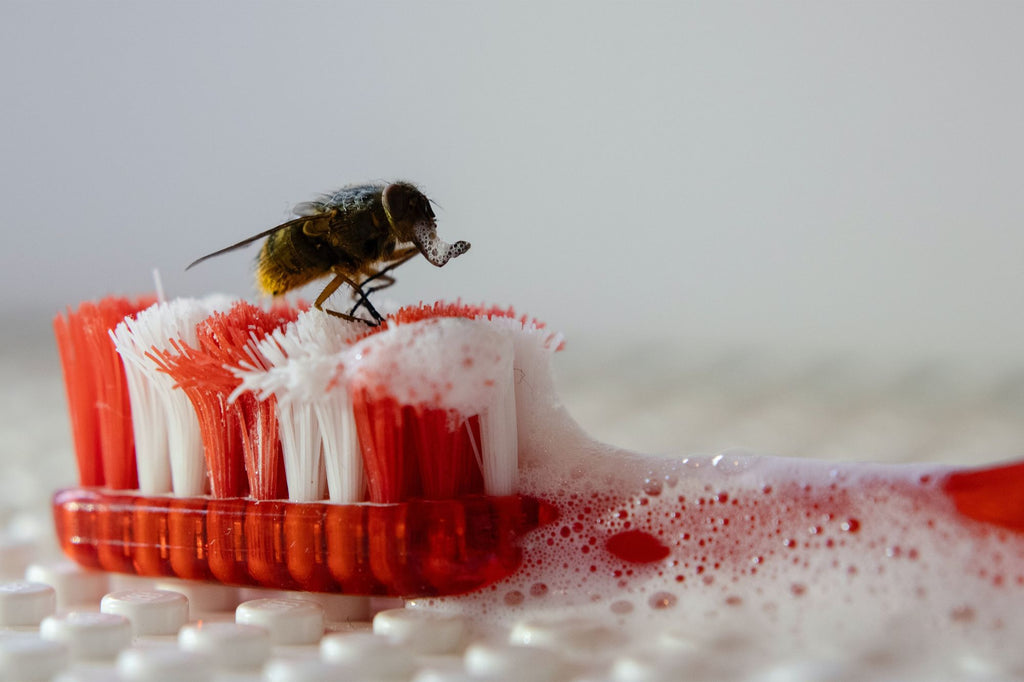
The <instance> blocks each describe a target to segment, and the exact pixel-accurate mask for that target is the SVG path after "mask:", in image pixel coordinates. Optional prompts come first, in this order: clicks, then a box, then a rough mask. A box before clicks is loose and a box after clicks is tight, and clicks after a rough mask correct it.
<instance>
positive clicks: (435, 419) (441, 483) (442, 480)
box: [406, 408, 484, 500]
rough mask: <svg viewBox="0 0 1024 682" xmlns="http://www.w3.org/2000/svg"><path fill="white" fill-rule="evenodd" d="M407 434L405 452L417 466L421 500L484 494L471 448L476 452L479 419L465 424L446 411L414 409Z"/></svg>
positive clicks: (473, 418)
mask: <svg viewBox="0 0 1024 682" xmlns="http://www.w3.org/2000/svg"><path fill="white" fill-rule="evenodd" d="M410 409H411V408H410ZM406 430H407V434H408V437H407V439H406V448H407V449H408V450H409V451H410V452H415V453H416V460H417V461H418V462H419V473H420V481H421V484H422V486H423V497H425V498H427V499H435V500H445V499H450V498H453V497H458V496H460V495H470V494H474V493H480V494H482V493H483V492H484V478H483V472H482V471H480V465H479V463H478V460H477V457H476V454H475V451H474V444H475V447H476V448H479V447H480V443H481V440H480V418H479V417H478V416H476V415H474V416H473V417H471V418H469V419H468V420H467V419H464V418H463V417H461V416H460V415H458V414H456V413H453V412H450V411H448V410H437V409H417V410H416V411H415V416H414V418H412V419H409V420H407V422H406ZM471 438H472V439H475V440H474V441H471Z"/></svg>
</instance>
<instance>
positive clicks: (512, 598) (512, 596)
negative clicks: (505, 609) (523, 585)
mask: <svg viewBox="0 0 1024 682" xmlns="http://www.w3.org/2000/svg"><path fill="white" fill-rule="evenodd" d="M525 600H526V596H525V595H524V594H523V593H522V592H520V591H519V590H512V591H510V592H506V593H505V603H506V604H507V605H509V606H519V605H520V604H522V603H523V601H525Z"/></svg>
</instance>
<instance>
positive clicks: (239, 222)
mask: <svg viewBox="0 0 1024 682" xmlns="http://www.w3.org/2000/svg"><path fill="white" fill-rule="evenodd" d="M213 5H214V6H213V7H207V6H204V4H201V3H176V4H170V3H162V4H157V3H127V2H125V3H101V2H93V3H76V2H48V3H29V2H24V3H20V2H14V3H12V2H9V1H7V2H4V3H3V4H0V84H2V93H3V94H2V97H3V106H2V108H0V158H2V159H3V162H2V169H0V173H2V175H0V200H2V205H3V212H2V216H3V217H2V221H3V224H4V248H3V249H2V251H0V253H2V255H0V258H2V259H3V263H2V268H0V271H2V272H3V277H4V286H3V287H2V288H0V296H2V298H0V310H2V311H3V312H4V313H5V314H7V315H10V316H15V315H17V316H18V317H25V316H28V317H29V318H31V317H33V316H35V317H38V318H40V319H43V320H45V319H46V318H48V317H49V316H50V314H51V313H52V312H53V311H54V310H56V309H58V308H60V307H62V306H64V305H66V304H68V303H74V302H77V301H78V300H80V299H83V298H87V297H95V296H99V295H102V294H105V293H108V292H117V293H137V292H142V291H147V290H149V289H151V287H152V285H151V275H150V271H151V270H152V269H153V268H154V267H156V268H159V269H160V270H161V272H162V274H163V278H164V283H165V286H166V287H167V289H168V292H169V293H171V294H197V293H202V292H206V291H210V290H213V289H216V290H222V291H227V292H230V293H239V294H243V295H248V294H250V293H252V291H253V289H252V282H251V275H250V269H251V262H252V259H253V258H254V257H255V253H256V249H255V247H253V248H252V249H251V250H250V251H248V252H245V253H237V254H233V255H231V256H228V257H222V258H221V259H219V260H217V261H211V262H210V263H208V264H207V265H205V266H204V267H202V268H201V269H196V270H194V271H189V272H188V273H185V272H184V271H183V267H184V265H185V264H186V263H188V262H190V261H191V260H192V259H194V258H196V257H198V256H199V255H202V254H204V253H207V252H209V251H212V250H214V249H216V248H219V247H221V246H225V245H227V244H229V243H232V242H234V241H236V240H238V239H240V238H242V237H246V236H248V235H250V234H254V233H256V232H259V231H261V230H263V229H265V228H267V227H270V226H272V225H274V224H276V223H277V222H278V221H281V220H283V219H284V218H285V217H286V216H287V210H288V208H289V207H290V206H291V205H292V204H293V203H296V202H298V201H302V200H306V199H308V198H310V197H312V196H313V195H315V194H317V193H319V192H321V191H326V190H330V189H333V188H335V187H337V186H340V185H343V184H346V183H349V182H357V181H364V180H368V179H391V178H408V179H412V180H415V181H416V182H418V183H420V184H421V185H422V187H423V188H424V189H425V190H426V191H427V193H428V195H429V196H431V197H432V198H434V199H435V200H436V201H437V202H438V203H439V204H440V206H441V209H440V210H439V219H440V233H441V235H442V236H443V237H445V238H446V239H449V240H454V239H468V240H470V241H472V242H473V250H472V251H471V252H470V254H468V255H467V256H466V257H464V258H462V259H460V260H458V261H453V262H452V263H451V264H449V265H448V266H446V267H445V269H443V270H437V269H435V268H433V267H432V266H430V265H429V264H427V263H426V262H425V261H422V260H420V261H419V262H416V263H415V264H412V265H408V266H406V267H404V268H403V269H402V271H401V272H400V278H399V284H398V286H396V287H395V288H394V289H393V290H392V294H393V298H395V299H396V300H397V301H400V302H414V301H416V300H419V299H421V298H423V299H428V300H430V299H434V298H437V297H449V298H450V297H456V296H461V297H463V298H464V299H467V300H472V301H481V300H482V301H488V302H497V303H502V304H509V303H511V304H515V305H516V306H517V307H518V308H521V309H523V310H524V311H528V312H530V313H531V314H533V315H536V316H538V317H540V318H542V319H545V320H547V321H548V322H549V323H550V324H551V325H552V326H554V327H556V328H559V329H562V330H564V331H566V332H567V333H568V335H569V338H570V341H571V342H573V343H575V344H589V343H591V342H593V343H597V342H598V341H599V340H606V339H613V340H615V341H620V340H622V339H659V340H664V341H668V342H671V343H672V344H674V347H675V348H678V349H687V351H689V350H700V349H707V348H717V347H720V346H722V345H728V346H739V347H746V346H752V347H764V348H769V349H778V350H787V351H794V352H804V351H818V350H823V351H831V350H835V351H842V352H846V351H850V352H856V353H866V354H872V355H878V356H882V357H906V358H917V357H921V356H929V357H936V358H951V359H964V360H966V361H971V362H973V361H976V360H977V359H978V358H979V357H981V356H984V357H987V358H992V359H993V361H999V362H1009V361H1012V360H1014V359H1016V358H1018V357H1019V349H1020V348H1021V342H1022V341H1024V321H1022V320H1024V317H1022V315H1021V311H1022V309H1024V287H1022V286H1021V283H1020V266H1021V255H1022V253H1024V232H1022V230H1021V229H1020V219H1021V216H1022V215H1024V192H1021V190H1020V181H1021V177H1022V172H1021V171H1022V164H1024V126H1022V125H1021V121H1024V96H1022V75H1024V41H1022V40H1021V39H1020V37H1021V31H1022V29H1024V5H1022V4H1019V3H984V2H971V3H967V2H959V3H944V2H928V3H924V2H920V3H906V2H879V3H871V2H866V3H820V2H807V3H796V2H786V3H720V2H706V3H665V4H656V3H601V2H596V3H595V2H582V3H571V2H565V3H546V2H544V3H515V4H511V3H509V4H493V3H492V4H488V3H480V4H475V3H451V2H440V3H411V2H408V3H404V2H403V3H372V2H331V3H326V2H325V3H257V2H246V3H241V2H233V3H224V2H222V3H213ZM316 293H317V291H316V290H311V291H307V292H306V295H307V296H315V294H316ZM11 319H13V318H11ZM29 324H31V322H29ZM44 324H45V322H44ZM680 352H682V351H680Z"/></svg>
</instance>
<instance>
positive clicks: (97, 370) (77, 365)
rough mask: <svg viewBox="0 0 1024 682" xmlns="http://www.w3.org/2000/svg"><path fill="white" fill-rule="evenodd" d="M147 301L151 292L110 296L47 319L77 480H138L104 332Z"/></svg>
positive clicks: (123, 391)
mask: <svg viewBox="0 0 1024 682" xmlns="http://www.w3.org/2000/svg"><path fill="white" fill-rule="evenodd" d="M153 302H154V299H153V298H151V297H149V298H142V299H138V300H135V301H131V300H129V299H126V298H117V297H112V296H111V297H107V298H105V299H103V300H101V301H99V302H98V303H91V302H87V303H83V304H81V305H80V306H79V307H78V310H76V311H72V310H70V309H68V311H67V314H66V316H60V315H58V316H57V317H56V318H55V319H54V321H53V326H54V334H55V335H56V338H57V348H58V351H59V353H60V358H61V364H62V365H63V368H64V386H65V389H66V392H67V397H68V408H69V412H70V415H71V430H72V438H73V440H74V444H75V453H76V457H77V460H78V475H79V479H80V480H81V482H82V484H83V485H90V486H97V485H106V486H108V487H111V488H117V489H131V488H135V487H137V485H138V477H137V474H136V468H135V440H134V437H133V434H132V420H131V404H130V402H129V398H128V385H127V380H126V379H125V374H124V365H123V364H122V362H121V356H120V355H118V353H117V350H115V348H114V343H113V341H111V339H110V335H109V332H110V330H111V329H113V328H114V327H115V326H116V325H117V324H118V323H119V322H121V321H122V320H123V319H124V318H125V317H127V316H129V315H133V314H135V313H137V312H138V311H140V310H142V309H144V308H146V307H148V306H150V305H151V304H152V303H153Z"/></svg>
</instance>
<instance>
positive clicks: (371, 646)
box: [320, 632, 416, 680]
mask: <svg viewBox="0 0 1024 682" xmlns="http://www.w3.org/2000/svg"><path fill="white" fill-rule="evenodd" d="M320 657H321V658H323V659H324V660H325V661H329V662H331V663H340V664H342V665H345V666H350V667H352V668H354V669H356V670H359V671H360V672H361V674H362V675H364V676H365V677H367V678H371V679H388V680H390V679H398V680H407V679H409V678H410V677H412V674H413V673H414V672H416V659H415V658H414V657H413V654H412V652H410V651H409V650H408V649H405V648H403V647H401V646H398V645H397V644H394V643H393V642H391V640H389V639H388V638H387V637H382V636H381V635H375V634H373V633H372V632H346V633H341V632H339V633H335V634H333V635H327V636H326V637H324V638H323V639H321V640H320Z"/></svg>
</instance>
